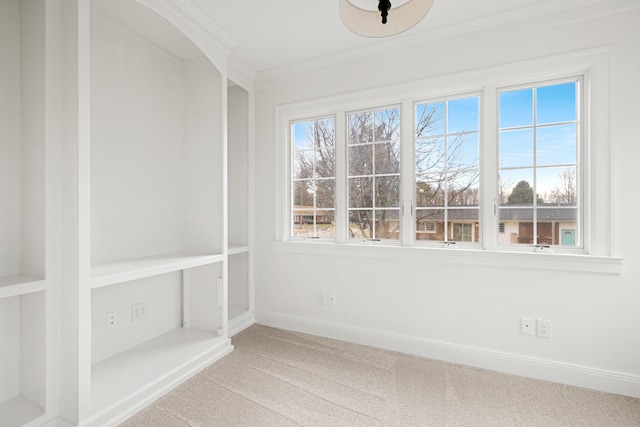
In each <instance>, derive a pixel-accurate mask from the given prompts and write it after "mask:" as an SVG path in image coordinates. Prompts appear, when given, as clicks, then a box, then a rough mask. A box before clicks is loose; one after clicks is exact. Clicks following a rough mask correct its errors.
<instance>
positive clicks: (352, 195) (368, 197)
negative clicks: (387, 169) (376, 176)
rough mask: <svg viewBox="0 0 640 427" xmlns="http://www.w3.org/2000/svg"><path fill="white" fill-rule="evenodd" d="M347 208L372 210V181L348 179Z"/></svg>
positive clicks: (368, 179) (370, 179) (367, 179)
mask: <svg viewBox="0 0 640 427" xmlns="http://www.w3.org/2000/svg"><path fill="white" fill-rule="evenodd" d="M349 207H350V208H372V207H373V179H372V178H350V179H349Z"/></svg>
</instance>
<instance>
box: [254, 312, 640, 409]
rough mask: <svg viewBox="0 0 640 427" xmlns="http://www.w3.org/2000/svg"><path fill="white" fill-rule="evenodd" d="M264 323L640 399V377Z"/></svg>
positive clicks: (286, 320) (349, 331) (319, 325)
mask: <svg viewBox="0 0 640 427" xmlns="http://www.w3.org/2000/svg"><path fill="white" fill-rule="evenodd" d="M255 321H256V323H258V324H260V325H265V326H271V327H274V328H280V329H286V330H291V331H296V332H302V333H307V334H311V335H317V336H322V337H326V338H333V339H337V340H341V341H348V342H353V343H356V344H362V345H368V346H371V347H377V348H382V349H386V350H392V351H398V352H401V353H406V354H412V355H416V356H421V357H425V358H429V359H435V360H442V361H445V362H450V363H458V364H462V365H467V366H474V367H477V368H482V369H488V370H491V371H496V372H503V373H507V374H512V375H518V376H522V377H529V378H536V379H540V380H546V381H552V382H556V383H561V384H568V385H572V386H577V387H584V388H590V389H593V390H600V391H604V392H607V393H615V394H621V395H625V396H631V397H635V398H640V376H636V375H629V374H624V373H619V372H613V371H605V370H602V369H596V368H589V367H584V366H577V365H571V364H567V363H562V362H556V361H553V360H544V359H537V358H533V357H528V356H522V355H518V354H510V353H503V352H499V351H493V350H487V349H483V348H476V347H469V346H464V345H458V344H451V343H447V342H442V341H434V340H429V339H424V338H418V337H412V336H407V335H400V334H394V333H389V332H384V331H378V330H373V329H366V328H361V327H355V326H349V325H343V324H339V323H333V322H327V321H323V320H317V319H311V318H307V317H300V316H291V315H286V314H280V313H274V312H269V311H260V310H256V312H255Z"/></svg>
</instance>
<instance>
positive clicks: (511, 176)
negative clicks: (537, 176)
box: [500, 169, 534, 206]
mask: <svg viewBox="0 0 640 427" xmlns="http://www.w3.org/2000/svg"><path fill="white" fill-rule="evenodd" d="M532 183H533V169H514V170H503V171H500V203H501V204H502V205H516V206H531V205H533V193H534V191H533V186H532Z"/></svg>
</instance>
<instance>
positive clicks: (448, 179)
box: [416, 103, 480, 221]
mask: <svg viewBox="0 0 640 427" xmlns="http://www.w3.org/2000/svg"><path fill="white" fill-rule="evenodd" d="M440 106H443V104H442V103H435V104H429V105H425V108H421V109H419V110H418V111H419V112H420V115H419V116H418V117H417V123H416V136H417V142H416V172H417V176H416V206H417V207H418V208H431V209H421V210H419V211H418V212H419V216H418V218H417V221H425V220H433V219H441V220H443V219H444V214H443V212H444V210H445V208H447V207H456V206H478V205H479V193H478V187H477V184H478V182H479V179H480V176H479V170H478V161H479V159H478V158H477V157H475V158H469V157H468V156H465V154H466V153H465V148H466V147H465V143H466V142H467V138H468V137H469V135H468V134H466V133H464V132H461V133H458V134H455V135H453V136H449V137H448V139H447V140H446V144H445V138H444V136H442V134H443V133H444V113H445V111H444V108H441V107H440ZM439 127H442V129H439ZM435 208H442V209H435Z"/></svg>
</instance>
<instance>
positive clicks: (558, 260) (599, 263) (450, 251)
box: [272, 241, 625, 275]
mask: <svg viewBox="0 0 640 427" xmlns="http://www.w3.org/2000/svg"><path fill="white" fill-rule="evenodd" d="M272 245H273V246H272V248H273V251H274V252H279V253H288V254H298V255H300V254H302V255H321V256H337V257H359V258H368V259H384V260H387V261H392V260H393V261H414V262H419V263H422V264H424V263H432V264H437V265H440V264H455V265H481V266H485V267H500V268H515V269H518V270H535V271H538V270H551V271H573V272H576V273H585V274H611V275H620V274H622V269H623V264H624V260H625V259H624V258H621V257H607V256H593V255H579V254H560V253H541V252H536V251H535V248H534V247H531V248H530V249H531V250H530V252H515V251H513V252H512V251H499V250H482V249H466V248H464V247H462V245H455V246H450V247H427V246H414V247H410V246H399V245H386V244H384V242H380V243H378V244H375V245H373V244H371V243H370V242H366V243H353V244H340V243H327V242H313V243H309V242H303V241H289V242H281V241H274V242H273V244H272ZM458 246H459V247H458Z"/></svg>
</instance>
